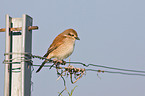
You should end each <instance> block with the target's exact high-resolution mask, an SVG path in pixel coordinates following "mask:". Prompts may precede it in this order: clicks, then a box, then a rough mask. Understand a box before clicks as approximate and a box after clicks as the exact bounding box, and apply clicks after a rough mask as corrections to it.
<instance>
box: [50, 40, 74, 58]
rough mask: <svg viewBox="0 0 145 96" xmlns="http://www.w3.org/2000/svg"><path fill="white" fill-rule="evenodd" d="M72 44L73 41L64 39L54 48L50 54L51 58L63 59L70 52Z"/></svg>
mask: <svg viewBox="0 0 145 96" xmlns="http://www.w3.org/2000/svg"><path fill="white" fill-rule="evenodd" d="M74 46H75V41H73V40H65V41H64V43H63V44H61V45H60V46H59V47H58V48H57V49H56V50H54V51H53V52H52V54H50V55H53V58H57V59H59V60H62V59H65V58H67V57H68V56H70V55H71V54H72V52H73V50H74Z"/></svg>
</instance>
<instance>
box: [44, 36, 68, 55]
mask: <svg viewBox="0 0 145 96" xmlns="http://www.w3.org/2000/svg"><path fill="white" fill-rule="evenodd" d="M62 38H65V37H64V36H63V37H62V36H57V37H56V38H55V39H54V41H53V43H52V44H51V45H50V47H49V48H48V51H47V53H46V54H45V55H44V56H43V57H47V56H48V55H49V53H51V52H52V51H53V50H55V49H57V48H58V47H59V46H60V45H61V44H63V42H64V39H62Z"/></svg>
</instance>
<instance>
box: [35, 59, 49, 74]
mask: <svg viewBox="0 0 145 96" xmlns="http://www.w3.org/2000/svg"><path fill="white" fill-rule="evenodd" d="M47 61H48V60H45V61H44V62H43V63H42V64H41V66H40V67H39V69H38V70H37V71H36V73H37V72H39V71H40V70H41V69H42V67H43V66H44V65H45V63H46V62H47Z"/></svg>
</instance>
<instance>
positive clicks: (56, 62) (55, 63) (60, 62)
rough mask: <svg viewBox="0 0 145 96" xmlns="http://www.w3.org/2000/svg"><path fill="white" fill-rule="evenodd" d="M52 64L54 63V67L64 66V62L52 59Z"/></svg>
mask: <svg viewBox="0 0 145 96" xmlns="http://www.w3.org/2000/svg"><path fill="white" fill-rule="evenodd" d="M53 63H54V65H56V67H59V65H60V64H61V65H65V64H66V61H64V60H57V59H54V60H53Z"/></svg>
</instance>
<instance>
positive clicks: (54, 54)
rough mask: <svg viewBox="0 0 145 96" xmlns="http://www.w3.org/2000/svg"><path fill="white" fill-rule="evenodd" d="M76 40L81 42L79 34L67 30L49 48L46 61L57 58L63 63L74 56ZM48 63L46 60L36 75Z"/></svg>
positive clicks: (72, 30)
mask: <svg viewBox="0 0 145 96" xmlns="http://www.w3.org/2000/svg"><path fill="white" fill-rule="evenodd" d="M75 40H80V39H79V37H78V34H77V32H76V31H75V30H74V29H67V30H65V31H64V32H62V33H60V34H59V35H58V36H57V37H56V38H55V39H54V41H53V43H52V44H51V45H50V47H49V48H48V51H47V53H46V54H45V55H44V56H43V57H46V59H51V58H55V59H57V60H61V61H62V60H63V59H65V58H67V57H69V56H70V55H71V54H72V52H73V50H74V46H75ZM46 62H48V60H45V61H44V62H43V63H42V64H41V66H40V67H39V69H38V70H37V71H36V73H37V72H39V71H40V70H41V68H42V67H43V66H44V64H45V63H46Z"/></svg>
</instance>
